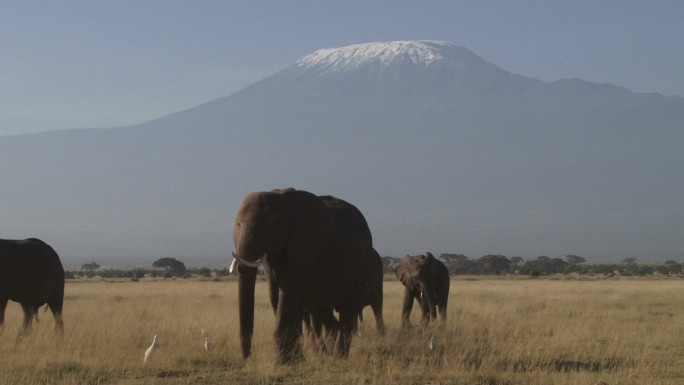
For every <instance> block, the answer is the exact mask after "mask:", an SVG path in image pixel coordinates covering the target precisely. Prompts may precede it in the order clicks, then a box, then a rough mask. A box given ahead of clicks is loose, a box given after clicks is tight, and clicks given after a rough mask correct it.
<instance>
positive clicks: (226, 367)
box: [0, 279, 684, 385]
mask: <svg viewBox="0 0 684 385" xmlns="http://www.w3.org/2000/svg"><path fill="white" fill-rule="evenodd" d="M257 285H258V286H257V297H258V298H257V309H256V322H255V338H254V345H253V348H254V349H253V350H254V353H253V355H252V357H251V358H250V359H249V360H248V361H247V362H244V361H243V360H242V359H241V357H240V354H239V347H238V323H237V313H236V311H237V283H236V282H235V281H232V280H230V281H225V280H224V281H212V280H206V281H200V280H192V279H190V280H156V281H152V280H150V281H146V280H141V282H130V281H121V282H113V281H109V282H105V281H80V282H79V281H76V282H73V281H69V282H68V283H67V286H66V298H65V310H64V323H65V332H64V336H63V337H58V336H57V335H56V334H55V333H54V330H53V326H54V323H53V319H52V315H51V314H50V313H43V312H42V310H41V312H40V318H41V322H40V323H38V324H34V328H33V332H32V334H30V335H29V336H28V337H26V338H24V339H23V340H21V341H20V342H17V341H16V335H17V332H16V328H17V327H18V326H19V325H20V323H21V308H20V306H19V305H18V304H16V303H13V302H10V304H9V305H8V309H7V314H6V320H5V330H4V332H3V334H2V335H1V336H0V384H13V385H16V384H478V385H517V384H521V385H522V384H538V385H542V384H544V385H547V384H563V385H566V384H567V385H571V384H572V385H581V384H587V385H594V384H597V383H601V382H605V383H607V384H610V385H617V384H620V385H629V384H634V385H637V384H638V385H644V384H648V385H657V384H663V385H665V384H672V385H674V384H681V383H682V381H683V379H684V348H682V346H684V282H683V281H680V280H674V279H669V280H668V279H663V280H618V279H608V280H588V281H579V280H552V279H539V280H532V279H517V280H515V279H496V280H495V279H472V280H464V279H456V280H452V283H451V296H450V301H449V311H448V317H449V320H448V323H447V325H446V327H444V328H440V327H437V326H433V327H430V328H427V329H421V328H415V329H413V330H411V331H410V332H403V331H401V330H400V329H399V321H400V308H401V297H402V294H403V289H402V287H401V285H400V283H398V282H397V281H386V282H385V306H384V313H385V321H386V324H387V327H388V333H387V335H386V336H384V337H380V336H378V335H377V333H376V332H375V328H374V324H375V322H374V319H373V316H372V313H371V312H370V309H366V311H365V313H364V315H365V320H366V321H365V323H364V324H363V325H362V327H361V335H360V336H357V337H355V339H354V341H353V343H352V351H351V355H350V357H349V358H348V359H345V360H339V359H336V358H334V357H331V356H329V355H328V354H326V353H323V352H320V351H319V350H318V349H316V348H315V347H314V346H312V345H310V344H308V343H307V344H306V345H305V346H306V347H305V352H306V362H304V363H302V364H298V365H294V366H291V367H284V366H279V365H276V364H275V353H274V346H273V338H272V333H273V323H274V317H273V314H272V311H271V309H270V305H269V304H268V300H267V297H266V291H265V289H266V283H265V282H259V283H258V284H257ZM417 310H418V308H417V307H414V314H413V321H414V323H418V318H419V317H418V316H419V315H418V314H417ZM203 328H204V329H207V330H208V331H209V332H210V333H211V340H212V342H213V343H214V345H215V346H216V349H215V351H214V352H213V353H211V354H209V353H207V352H205V351H204V348H203V342H204V340H203V338H202V336H201V335H200V331H201V329H203ZM155 334H158V335H159V346H158V350H157V352H156V354H155V356H154V357H153V360H152V361H151V362H149V363H147V364H145V363H143V360H142V358H143V354H144V352H145V349H146V348H147V347H148V346H149V345H150V343H151V342H152V337H153V336H154V335H155ZM431 336H434V338H435V339H434V341H435V343H436V348H435V349H433V350H431V349H430V348H429V347H428V342H429V340H430V337H431Z"/></svg>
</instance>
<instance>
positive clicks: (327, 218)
mask: <svg viewBox="0 0 684 385" xmlns="http://www.w3.org/2000/svg"><path fill="white" fill-rule="evenodd" d="M233 238H234V241H235V253H233V257H234V258H235V260H236V261H237V264H238V272H239V294H238V295H239V312H240V339H241V343H240V345H241V349H242V356H243V357H244V358H247V357H248V356H249V355H250V353H251V342H252V334H253V330H254V286H255V281H256V273H257V267H258V266H260V265H263V268H264V271H265V272H266V276H267V278H268V282H269V294H270V299H271V304H273V305H274V307H275V312H276V330H275V333H274V337H275V342H276V347H277V351H278V361H279V362H280V363H291V362H295V361H299V360H302V359H303V354H302V351H301V346H300V343H299V337H300V335H301V334H302V319H303V312H304V311H305V312H307V313H309V314H311V315H312V316H313V317H315V318H317V319H319V320H321V322H323V324H324V325H325V327H326V328H328V327H329V328H332V329H335V328H338V329H339V335H338V338H337V342H336V351H337V353H338V354H339V355H340V356H347V355H348V354H349V347H350V344H351V338H352V331H353V330H354V329H355V328H356V326H357V317H358V314H359V312H360V310H361V308H362V307H363V306H364V305H365V304H366V302H367V301H369V294H368V291H369V289H368V273H367V272H368V270H369V264H370V263H372V260H373V258H374V252H373V245H372V243H373V242H372V237H371V233H370V230H369V228H368V224H367V222H366V219H365V218H364V217H363V214H361V212H360V211H359V210H358V209H357V208H356V207H354V206H353V205H351V204H349V203H347V202H345V201H343V200H341V199H338V198H335V197H332V196H321V197H319V196H316V195H314V194H311V193H309V192H306V191H298V190H294V189H285V190H273V191H270V192H256V193H250V194H248V195H247V197H245V199H244V201H243V202H242V205H241V206H240V208H239V210H238V213H237V215H236V217H235V224H234V227H233ZM331 309H336V310H338V312H339V320H338V319H335V317H334V316H333V315H332V311H331Z"/></svg>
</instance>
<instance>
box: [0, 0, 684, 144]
mask: <svg viewBox="0 0 684 385" xmlns="http://www.w3.org/2000/svg"><path fill="white" fill-rule="evenodd" d="M682 15H684V3H681V2H673V1H658V2H631V1H630V2H619V3H612V2H592V1H576V2H571V3H565V2H548V1H525V2H518V3H515V4H512V3H511V4H509V3H506V4H505V5H501V4H493V3H482V2H465V1H455V2H444V3H430V4H424V3H417V2H411V1H398V2H371V3H369V2H363V1H348V2H342V3H336V4H330V3H320V2H315V1H301V2H293V3H283V2H279V1H259V2H246V3H234V2H228V3H223V2H216V3H202V4H197V3H188V2H184V1H175V0H173V1H148V2H113V3H103V2H95V3H88V2H86V3H84V2H60V3H53V2H47V1H39V2H8V3H4V5H3V11H2V12H1V13H0V52H3V67H2V69H3V70H2V71H1V72H0V105H2V106H3V108H2V109H0V136H2V135H9V134H19V133H30V132H41V131H48V130H55V129H72V128H107V127H120V126H128V125H134V124H141V123H145V122H147V121H150V120H153V119H156V118H160V117H162V116H165V115H168V114H171V113H175V112H178V111H181V110H185V109H188V108H191V107H194V106H196V105H199V104H202V103H205V102H209V101H211V100H214V99H217V98H220V97H225V96H229V95H231V94H233V93H235V92H237V91H239V90H241V89H243V88H244V87H246V86H248V85H249V84H251V83H253V82H255V81H258V80H261V79H263V78H265V77H267V76H270V75H272V74H273V73H275V72H277V71H278V70H280V69H282V68H284V67H286V66H287V65H290V64H291V63H293V62H294V61H296V60H298V59H299V58H301V57H303V56H304V55H307V54H309V53H311V52H314V51H315V50H318V49H321V48H334V47H341V46H347V45H352V44H359V43H367V42H374V41H393V40H417V39H428V40H445V41H451V42H453V43H455V44H457V45H461V46H465V47H468V48H469V49H471V50H473V51H474V52H477V53H478V55H480V56H481V57H483V58H484V59H485V60H487V61H490V62H493V63H496V64H497V65H499V66H501V67H502V68H505V69H506V70H508V71H511V72H513V73H515V74H519V75H524V76H529V77H533V78H536V79H540V80H543V81H547V82H551V81H555V80H558V79H571V78H579V79H583V80H586V81H591V82H598V83H604V82H610V83H613V84H615V85H618V86H621V87H625V88H627V89H629V90H631V91H633V92H640V93H650V92H655V93H660V94H663V95H684V76H683V75H682V73H681V68H684V50H682V49H681V42H682V41H684V31H683V29H682V28H681V16H682Z"/></svg>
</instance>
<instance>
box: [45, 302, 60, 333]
mask: <svg viewBox="0 0 684 385" xmlns="http://www.w3.org/2000/svg"><path fill="white" fill-rule="evenodd" d="M63 304H64V296H63V295H61V294H60V295H56V296H55V298H52V299H51V300H50V301H48V304H47V305H48V307H49V308H50V311H52V316H53V317H54V318H55V330H57V332H58V333H63V332H64V322H63V321H62V306H63ZM46 311H47V309H46Z"/></svg>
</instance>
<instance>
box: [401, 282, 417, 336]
mask: <svg viewBox="0 0 684 385" xmlns="http://www.w3.org/2000/svg"><path fill="white" fill-rule="evenodd" d="M413 297H414V293H413V292H412V290H411V289H409V288H408V287H405V288H404V302H403V304H402V306H401V327H402V328H408V327H410V326H411V310H412V309H413Z"/></svg>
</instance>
